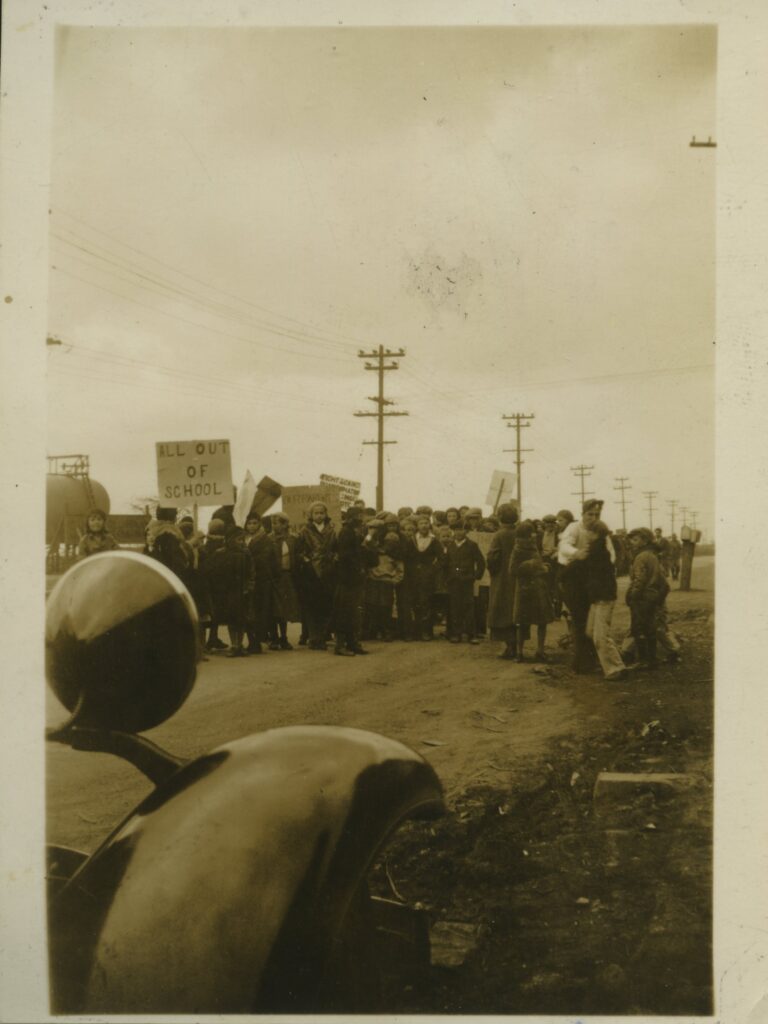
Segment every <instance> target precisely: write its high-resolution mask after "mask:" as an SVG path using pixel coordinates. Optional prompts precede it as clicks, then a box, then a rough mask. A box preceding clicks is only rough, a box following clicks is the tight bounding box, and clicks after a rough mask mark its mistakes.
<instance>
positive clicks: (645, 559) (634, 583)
mask: <svg viewBox="0 0 768 1024" xmlns="http://www.w3.org/2000/svg"><path fill="white" fill-rule="evenodd" d="M668 593H669V584H668V583H667V581H666V580H665V579H664V573H663V571H662V568H661V565H660V564H659V560H658V558H657V557H656V555H655V554H654V552H653V550H652V548H650V547H648V548H643V549H642V550H641V551H638V553H637V554H636V555H635V558H634V561H633V562H632V569H631V570H630V581H629V587H628V588H627V596H626V602H627V604H628V605H631V604H633V603H635V602H641V601H642V602H646V603H654V604H662V603H663V602H664V599H665V598H666V596H667V594H668Z"/></svg>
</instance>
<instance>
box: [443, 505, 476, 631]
mask: <svg viewBox="0 0 768 1024" xmlns="http://www.w3.org/2000/svg"><path fill="white" fill-rule="evenodd" d="M446 560H447V573H448V598H449V602H450V607H451V628H452V630H453V635H452V636H451V643H452V644H457V643H459V642H460V641H461V638H462V636H466V638H467V640H468V641H469V643H471V644H478V643H480V641H479V640H478V639H477V637H476V635H475V580H480V579H482V577H483V573H484V572H485V559H484V558H483V554H482V552H481V550H480V548H479V547H478V546H477V544H475V542H474V541H473V540H470V539H469V537H467V531H466V530H465V529H464V526H463V525H459V526H455V527H454V529H453V540H452V541H451V543H450V544H449V545H448V552H447V555H446Z"/></svg>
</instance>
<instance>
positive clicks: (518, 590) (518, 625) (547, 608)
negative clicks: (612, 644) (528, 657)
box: [510, 522, 552, 662]
mask: <svg viewBox="0 0 768 1024" xmlns="http://www.w3.org/2000/svg"><path fill="white" fill-rule="evenodd" d="M510 573H511V575H512V576H513V577H514V579H515V597H514V602H513V607H512V619H513V622H514V624H515V631H516V639H517V651H516V654H515V661H518V662H522V661H525V656H524V654H525V642H526V640H527V639H528V638H529V636H530V630H531V626H535V627H536V655H535V660H536V661H546V660H547V656H546V654H545V652H544V644H545V642H546V638H547V625H548V624H549V623H550V622H551V621H552V606H551V604H550V602H549V593H548V591H547V583H546V575H547V570H546V567H545V566H544V562H543V560H542V557H541V555H540V554H539V549H538V546H537V544H536V539H535V535H534V526H533V524H532V523H530V522H526V523H521V524H520V525H519V526H518V527H517V528H516V530H515V543H514V547H513V548H512V558H511V562H510Z"/></svg>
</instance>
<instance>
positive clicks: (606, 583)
mask: <svg viewBox="0 0 768 1024" xmlns="http://www.w3.org/2000/svg"><path fill="white" fill-rule="evenodd" d="M602 504H603V503H602V502H601V501H599V500H591V501H587V502H585V504H584V506H583V509H582V515H581V517H580V519H578V520H576V519H575V518H574V516H573V515H572V514H571V512H569V511H568V510H565V509H564V510H562V511H560V512H559V513H558V514H557V515H547V516H544V517H543V519H541V520H525V521H524V522H519V521H518V514H517V509H516V507H515V506H514V505H513V504H506V505H502V506H500V508H499V509H498V511H497V515H495V516H492V517H483V515H482V512H481V510H480V509H479V508H470V507H467V506H464V507H462V508H451V509H447V510H446V511H445V512H439V511H433V510H432V509H431V508H429V507H428V506H419V507H418V508H417V509H416V510H415V511H414V510H413V509H411V508H401V509H399V510H398V513H397V514H394V513H389V512H378V513H377V512H375V510H373V509H368V508H366V507H365V505H364V503H363V502H357V503H355V504H354V505H352V506H351V507H350V508H349V509H347V511H346V512H345V514H344V516H343V521H342V524H341V526H340V528H339V529H338V531H337V529H336V527H335V526H334V524H333V523H332V522H331V521H330V519H329V516H328V510H327V508H326V506H325V505H324V504H323V503H322V502H315V503H314V504H312V505H311V506H310V507H309V509H308V511H307V517H306V522H305V523H304V525H303V526H302V527H301V528H300V529H299V530H298V531H295V532H294V531H292V530H291V529H290V524H289V520H288V518H287V517H286V516H284V515H282V514H280V513H277V514H272V515H270V516H268V517H264V519H262V517H261V516H260V515H259V513H258V512H256V511H252V512H251V513H250V514H249V515H248V517H247V519H246V522H245V525H244V527H242V528H241V527H239V526H237V525H236V524H235V522H234V519H233V517H232V509H231V507H227V506H225V507H223V508H221V509H219V510H218V511H217V512H215V513H214V516H213V517H212V519H211V521H210V523H209V526H208V532H207V534H203V533H202V532H200V531H197V530H196V529H195V527H194V523H193V520H192V517H191V516H185V517H182V518H181V519H180V520H179V522H178V523H177V522H176V510H175V509H164V508H158V509H157V512H156V517H155V518H154V519H153V520H152V521H151V522H150V524H149V526H148V527H147V533H146V546H145V552H146V554H148V555H150V556H152V557H153V558H156V559H158V560H159V561H161V562H163V563H164V564H165V565H166V566H167V567H168V568H169V569H171V570H172V571H173V572H175V573H176V574H177V575H178V576H179V577H180V579H181V580H182V581H183V582H184V583H185V585H186V586H187V588H188V589H189V591H190V593H191V594H192V596H193V598H194V600H195V603H196V605H197V608H198V612H199V617H200V622H201V641H202V642H203V644H204V647H205V649H206V650H207V651H208V652H218V651H225V652H226V654H227V656H229V657H244V656H245V655H247V654H260V653H263V652H264V649H265V647H268V648H269V649H272V650H292V649H293V647H292V644H291V643H290V642H289V640H288V630H287V626H288V623H291V622H300V623H301V636H300V638H299V644H300V645H306V646H307V647H308V648H309V649H310V650H315V651H317V650H327V649H328V644H329V642H330V643H332V645H333V648H332V649H333V650H334V652H335V653H336V654H337V655H342V656H347V657H349V656H352V655H359V654H365V653H367V652H366V649H365V648H364V647H363V641H364V640H366V639H368V640H371V639H373V640H379V639H380V640H383V641H390V640H393V639H399V640H403V641H412V640H422V641H423V640H432V639H434V638H435V637H436V636H445V637H446V638H447V639H448V640H449V641H451V642H452V643H460V642H461V641H466V642H468V643H470V644H477V643H479V637H481V636H483V635H486V630H487V629H488V630H490V636H491V639H493V640H499V641H502V642H503V643H504V648H503V650H502V653H501V655H500V657H501V658H503V659H513V660H516V661H518V662H521V661H523V660H524V659H525V645H526V643H527V642H528V641H529V639H530V638H531V633H532V631H533V630H534V628H535V637H536V647H535V652H534V658H535V659H536V660H539V661H546V660H548V655H547V654H546V651H545V643H546V635H547V627H548V625H549V624H550V623H551V622H552V621H554V620H555V619H558V618H560V617H561V616H563V617H565V618H566V619H567V620H568V625H569V634H570V642H571V646H572V651H573V667H574V669H575V670H576V671H577V672H585V671H591V670H592V668H593V667H594V666H595V664H596V663H599V665H600V667H601V668H602V670H603V673H604V675H605V677H606V678H608V679H618V678H622V677H623V675H624V674H625V673H626V671H627V664H626V662H625V660H624V658H622V653H621V651H620V650H619V648H618V647H617V645H616V643H615V642H614V641H613V639H612V637H611V621H612V615H613V609H614V605H615V602H616V596H617V583H616V579H617V575H620V574H623V573H625V572H627V571H629V572H630V573H631V580H630V586H629V588H628V591H627V603H628V604H629V607H630V613H631V621H632V625H631V630H630V633H631V636H632V638H633V645H634V649H635V653H636V654H637V656H638V658H637V661H638V663H639V664H640V665H647V666H649V667H653V666H654V665H655V664H656V660H657V659H656V637H657V635H658V634H659V631H661V635H662V637H663V636H664V634H665V633H666V634H667V635H668V637H669V642H668V643H667V644H666V645H665V646H666V648H667V651H668V654H670V655H671V656H673V655H676V653H677V652H676V650H675V644H674V638H672V637H671V636H670V635H669V634H668V630H666V620H665V608H664V601H665V598H666V594H667V592H668V590H669V585H668V583H667V582H666V580H667V577H668V575H669V574H670V573H672V574H673V576H674V574H675V558H674V548H673V545H672V544H671V543H670V542H669V541H666V540H664V538H661V540H663V541H664V543H663V544H661V543H660V541H659V538H658V537H654V535H653V534H652V533H651V531H650V530H646V529H644V528H640V529H637V530H632V531H630V533H629V534H627V535H626V536H617V535H613V534H612V533H611V531H610V530H609V528H608V527H607V526H606V525H605V523H604V522H602V520H601V518H600V515H601V511H602ZM658 532H660V531H657V533H658ZM489 534H490V537H489ZM116 546H117V544H116V542H115V541H114V538H112V537H111V535H110V534H109V533H108V532H107V531H106V517H105V516H104V515H103V513H100V512H98V510H94V511H93V512H92V513H91V515H90V517H89V519H88V526H87V530H86V534H85V536H84V538H83V540H82V541H81V555H82V556H85V555H88V554H93V553H96V552H98V551H102V550H110V549H111V548H112V547H116ZM677 564H678V566H679V558H678V560H677ZM222 626H226V627H227V629H228V634H229V637H228V638H229V644H227V643H225V642H224V641H223V640H222V639H221V638H220V636H219V630H220V628H221V627H222ZM441 626H442V627H443V628H442V630H441V631H439V632H438V629H439V627H441Z"/></svg>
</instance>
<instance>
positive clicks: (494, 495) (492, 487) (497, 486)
mask: <svg viewBox="0 0 768 1024" xmlns="http://www.w3.org/2000/svg"><path fill="white" fill-rule="evenodd" d="M516 487H517V473H507V472H505V471H504V470H503V469H494V471H493V475H492V476H491V482H490V484H489V486H488V494H487V495H486V496H485V503H486V505H490V506H491V508H493V509H496V508H498V507H499V505H501V503H502V502H504V501H509V499H510V498H511V497H512V495H513V494H515V488H516Z"/></svg>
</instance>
